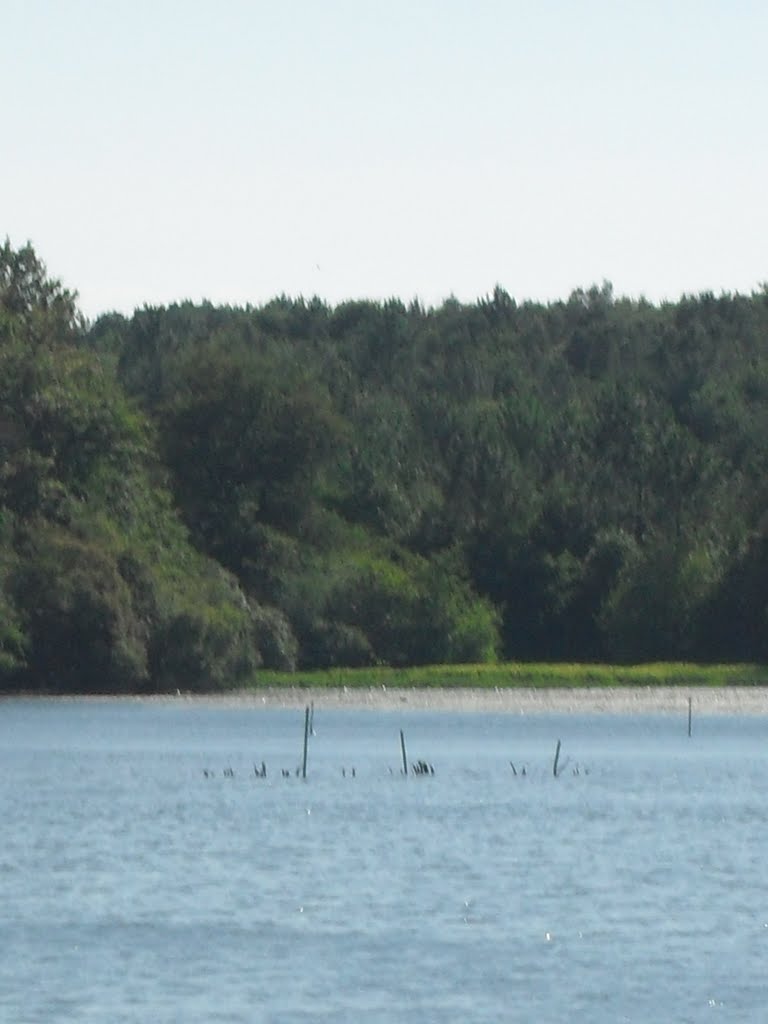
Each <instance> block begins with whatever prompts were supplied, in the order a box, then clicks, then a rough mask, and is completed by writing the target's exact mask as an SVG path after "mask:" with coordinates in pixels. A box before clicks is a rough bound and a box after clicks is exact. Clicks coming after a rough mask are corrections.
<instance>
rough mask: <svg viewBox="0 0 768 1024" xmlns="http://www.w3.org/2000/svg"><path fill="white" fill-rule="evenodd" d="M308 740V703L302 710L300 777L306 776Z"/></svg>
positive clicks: (304, 777)
mask: <svg viewBox="0 0 768 1024" xmlns="http://www.w3.org/2000/svg"><path fill="white" fill-rule="evenodd" d="M308 742H309V704H307V707H306V710H305V712H304V760H303V761H302V763H301V777H302V779H306V777H307V743H308Z"/></svg>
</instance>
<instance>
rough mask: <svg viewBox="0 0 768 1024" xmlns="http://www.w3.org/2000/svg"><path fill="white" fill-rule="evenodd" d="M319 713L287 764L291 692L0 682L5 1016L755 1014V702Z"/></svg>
mask: <svg viewBox="0 0 768 1024" xmlns="http://www.w3.org/2000/svg"><path fill="white" fill-rule="evenodd" d="M314 729H315V735H314V736H312V737H311V739H310V743H309V749H308V763H307V769H308V770H307V778H306V780H303V779H302V778H300V777H297V776H296V771H297V768H298V767H299V766H300V765H301V760H302V745H303V732H304V714H303V712H302V713H298V712H296V711H287V710H278V709H270V708H266V709H259V708H253V707H249V708H242V709H238V708H232V707H227V708H224V707H221V708H218V707H215V706H201V705H199V704H196V703H194V702H185V701H184V700H180V701H178V702H167V703H156V702H152V701H140V700H137V701H121V702H107V701H104V702H100V701H77V700H75V701H45V700H5V701H2V702H0V813H1V814H2V821H3V826H4V827H3V839H2V844H1V845H0V949H1V950H2V953H1V954H0V1019H2V1020H3V1021H8V1022H9V1024H10V1022H12V1024H33V1022H34V1024H37V1022H41V1024H42V1022H44V1024H54V1022H77V1024H86V1022H98V1024H107V1022H108V1024H122V1022H125V1024H128V1022H131V1024H133V1022H136V1024H138V1022H141V1024H148V1022H151V1024H165V1022H168V1024H170V1022H183V1024H198V1022H200V1024H202V1022H206V1024H208V1022H221V1024H224V1022H227V1024H240V1022H248V1024H251V1022H270V1024H271V1022H274V1024H278V1022H279V1024H283V1022H288V1024H294V1022H296V1024H300V1022H313V1024H314V1022H329V1024H330V1022H334V1024H337V1022H338V1024H341V1022H344V1024H346V1022H349V1024H352V1022H354V1024H359V1022H361V1021H364V1022H365V1024H385V1022H386V1024H392V1022H399V1021H409V1022H418V1024H429V1022H504V1024H507V1022H510V1021H521V1022H533V1021H535V1022H538V1024H540V1022H553V1024H555V1022H565V1021H580V1022H581V1021H584V1022H588V1024H603V1022H605V1024H607V1022H628V1021H631V1022H642V1024H649V1022H657V1021H659V1022H675V1024H682V1022H688V1021H690V1022H692V1024H693V1022H696V1024H699V1022H702V1021H708V1020H712V1021H718V1022H720V1021H734V1022H739V1024H750V1022H755V1024H764V1022H765V1021H766V1019H768V982H767V981H766V975H765V964H766V959H767V958H768V885H767V884H766V882H767V880H768V872H767V870H766V846H767V840H768V811H767V810H766V808H767V807H768V796H767V790H768V785H767V784H768V719H766V718H764V717H760V716H750V717H746V716H742V717H739V716H718V717H714V716H713V717H709V718H708V717H705V716H699V717H697V719H696V720H695V722H694V732H693V736H692V737H691V738H689V737H688V735H687V722H686V720H685V717H684V716H683V715H680V716H677V715H634V716H619V715H605V714H604V715H578V716H576V715H558V714H541V715H511V714H507V715H504V714H495V715H488V714H482V713H473V714H455V713H448V712H440V713H438V712H428V711H421V712H415V711H406V710H397V711H392V712H381V711H375V712H374V711H350V710H334V711H331V710H328V711H322V713H317V714H316V715H315V720H314ZM401 729H402V730H403V733H404V736H405V740H406V744H407V751H408V758H409V761H410V762H415V761H418V760H424V761H425V762H426V763H428V764H430V765H432V766H433V767H434V774H431V773H430V774H426V775H423V776H414V775H409V776H408V777H404V776H403V775H402V772H401V767H402V764H401V751H400V730H401ZM558 739H559V740H561V741H562V746H561V752H560V758H559V774H558V777H557V778H555V777H554V776H553V759H554V754H555V747H556V743H557V740H558ZM262 761H263V762H264V763H265V765H266V768H267V776H266V778H261V777H257V775H256V774H255V771H254V766H256V767H257V768H260V767H261V763H262ZM513 766H514V768H513ZM283 772H287V773H289V774H288V777H284V775H283Z"/></svg>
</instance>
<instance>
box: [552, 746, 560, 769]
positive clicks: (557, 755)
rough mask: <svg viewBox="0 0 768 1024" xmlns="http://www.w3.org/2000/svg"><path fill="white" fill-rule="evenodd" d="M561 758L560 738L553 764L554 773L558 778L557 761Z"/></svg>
mask: <svg viewBox="0 0 768 1024" xmlns="http://www.w3.org/2000/svg"><path fill="white" fill-rule="evenodd" d="M559 760H560V740H558V741H557V749H556V750H555V763H554V764H553V765H552V774H553V775H554V776H555V778H557V762H558V761H559Z"/></svg>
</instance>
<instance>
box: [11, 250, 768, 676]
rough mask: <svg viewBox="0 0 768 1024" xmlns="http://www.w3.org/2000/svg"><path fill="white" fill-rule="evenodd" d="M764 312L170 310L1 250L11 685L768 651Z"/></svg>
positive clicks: (498, 304)
mask: <svg viewBox="0 0 768 1024" xmlns="http://www.w3.org/2000/svg"><path fill="white" fill-rule="evenodd" d="M766 338H768V300H767V299H766V295H765V293H764V292H763V293H760V294H757V295H753V296H729V295H723V296H720V297H715V296H713V295H711V294H705V295H701V296H698V297H693V296H691V297H686V298H685V299H683V300H681V301H680V302H679V303H675V304H665V305H662V306H659V307H654V306H651V305H650V304H649V303H646V302H642V301H641V302H631V301H629V300H626V299H620V298H617V297H615V296H614V295H613V292H612V289H611V287H610V285H608V284H604V285H602V286H601V287H593V288H589V289H586V290H578V291H575V292H574V293H573V294H572V295H571V296H570V297H569V299H568V300H567V301H565V302H556V303H552V304H551V305H548V306H544V305H541V304H537V303H523V304H517V303H516V302H514V301H513V300H512V299H511V298H510V297H509V295H507V294H506V292H504V291H503V289H501V288H499V287H497V288H496V289H495V290H494V292H493V293H492V295H490V296H488V297H486V298H484V299H481V300H480V301H478V302H477V303H474V304H462V303H459V302H457V301H456V300H453V299H451V300H449V301H447V302H445V303H444V304H443V305H442V306H441V307H439V308H436V309H425V308H423V307H422V306H420V305H419V304H418V303H413V304H411V305H410V306H408V307H406V306H405V305H404V304H403V303H402V302H399V301H397V300H390V301H388V302H383V303H376V302H365V301H357V302H347V303H343V304H341V305H339V306H337V307H336V308H329V307H328V306H326V305H325V304H324V303H323V302H321V301H320V300H317V299H313V300H310V301H307V300H304V299H291V298H288V297H285V296H282V297H280V298H277V299H275V300H274V301H272V302H270V303H268V304H267V305H266V306H264V307H262V308H260V309H254V308H250V307H249V308H245V309H231V308H218V307H214V306H212V305H211V304H210V303H203V304H201V305H193V304H192V303H182V304H180V305H175V306H171V307H168V308H145V309H142V310H138V311H137V312H136V313H135V314H134V315H133V316H132V317H123V316H120V315H117V314H108V315H106V316H104V317H102V318H101V319H100V320H98V321H97V322H96V323H95V324H94V325H92V327H90V328H87V329H86V325H85V324H84V323H83V321H82V318H81V317H80V316H79V314H78V312H77V307H76V303H75V298H74V296H73V294H72V293H70V292H69V291H67V290H66V289H65V288H63V286H62V285H61V284H60V283H59V282H57V281H55V280H53V279H51V278H49V276H48V275H47V273H46V271H45V267H44V266H43V264H42V263H41V262H40V261H39V259H38V257H37V256H36V254H35V253H34V250H33V249H32V248H31V246H25V247H23V248H22V249H19V250H14V249H13V248H12V247H11V245H10V243H9V242H6V243H5V245H4V246H3V247H2V248H0V681H2V685H3V686H6V687H11V686H16V687H18V686H26V687H28V688H35V687H36V688H69V689H72V688H83V687H88V688H90V689H100V688H104V689H107V690H128V689H143V690H153V689H175V688H176V687H179V688H194V689H207V688H224V687H227V686H231V685H235V684H239V683H242V682H244V681H245V680H247V679H249V678H251V676H252V675H253V673H254V672H261V673H263V672H267V671H271V670H273V669H284V670H287V671H290V670H294V669H296V668H298V667H300V668H301V669H302V671H305V670H310V669H312V668H316V667H320V666H323V667H325V668H327V669H328V670H334V671H336V670H339V671H340V670H341V669H342V668H343V667H344V666H352V665H355V666H360V667H364V668H366V669H368V670H370V671H374V667H375V666H387V665H391V666H401V667H403V668H406V667H408V666H414V665H425V664H428V663H438V662H442V663H448V662H464V663H472V664H481V663H492V662H493V661H495V660H496V659H497V658H499V657H502V658H514V659H525V660H530V659H551V658H558V659H567V660H572V661H592V660H594V659H603V658H608V657H610V658H613V659H617V660H621V661H629V660H631V661H635V660H647V659H659V658H681V657H685V658H712V659H723V658H729V659H738V658H743V659H756V658H765V657H766V656H768V641H767V640H766V637H767V636H768V595H767V593H766V592H765V587H764V585H763V580H764V578H765V571H764V570H765V568H766V543H765V536H766V528H765V518H764V517H765V507H766V500H767V499H768V488H767V485H766V480H768V441H766V438H768V356H766V353H765V342H766Z"/></svg>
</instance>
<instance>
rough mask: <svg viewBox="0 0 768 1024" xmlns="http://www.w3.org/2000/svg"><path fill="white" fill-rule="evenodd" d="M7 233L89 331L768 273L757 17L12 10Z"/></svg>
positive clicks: (396, 4)
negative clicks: (121, 324)
mask: <svg viewBox="0 0 768 1024" xmlns="http://www.w3.org/2000/svg"><path fill="white" fill-rule="evenodd" d="M0 25H1V26H2V28H1V30H0V88H1V89H2V95H3V150H2V154H1V159H0V237H4V236H5V235H8V236H9V237H10V239H11V241H12V243H13V244H14V245H21V244H22V243H23V242H25V241H26V240H27V239H29V240H31V241H32V242H33V244H34V245H35V247H36V248H37V250H38V253H39V255H40V256H41V257H42V258H43V259H44V260H45V262H46V263H47V264H48V267H49V270H50V271H51V272H52V273H53V274H54V275H55V276H59V277H61V278H63V280H64V282H65V284H67V285H68V286H70V287H72V288H75V289H77V290H78V291H79V293H80V301H81V307H82V309H83V310H84V312H85V313H86V314H87V315H88V316H90V317H93V316H96V315H97V314H98V313H100V312H103V311H106V310H110V309H118V310H121V311H124V312H131V311H132V310H133V308H134V307H136V306H141V305H144V304H156V303H168V302H172V301H176V300H181V299H185V298H191V299H194V300H198V299H201V298H203V297H206V298H209V299H210V300H212V301H214V302H222V303H224V302H228V303H236V304H241V303H246V302H251V303H253V304H260V303H262V302H264V301H266V300H268V299H269V298H271V297H272V296H274V295H277V294H281V293H286V294H288V295H292V296H298V295H304V296H307V297H309V296H311V295H314V294H318V295H320V296H321V297H322V298H324V299H326V300H328V301H329V302H332V303H335V302H339V301H341V300H343V299H348V298H359V297H371V298H387V297H390V296H397V297H399V298H401V299H403V300H404V301H409V300H410V299H412V298H414V297H418V298H420V299H421V300H422V301H423V302H425V303H426V304H428V305H433V304H438V303H440V302H441V301H442V300H443V299H445V298H446V297H447V296H448V295H450V294H453V295H455V296H457V297H458V298H460V299H462V300H468V301H472V300H474V299H476V298H477V297H479V296H482V295H485V294H488V293H489V292H490V291H491V290H492V289H493V287H494V285H496V284H497V283H498V284H501V285H502V286H503V287H504V288H506V289H507V290H508V291H509V292H510V294H511V295H513V296H514V297H516V298H517V299H525V298H533V299H541V300H549V299H555V298H561V297H562V298H565V297H567V295H568V294H569V293H570V291H571V290H572V289H574V288H577V287H588V286H589V285H591V284H594V283H597V284H599V283H601V282H602V281H603V280H604V279H607V280H610V281H612V282H613V285H614V290H615V292H616V293H618V294H623V295H632V296H639V295H641V294H642V295H646V296H647V297H648V298H650V299H653V300H654V301H658V300H661V299H663V298H670V299H676V298H677V297H679V295H680V294H681V293H683V292H699V291H703V290H712V291H714V292H716V293H719V292H721V291H746V292H749V291H752V290H753V289H755V288H757V287H759V286H760V284H761V283H762V282H763V281H765V280H768V254H767V253H766V238H768V202H766V194H765V193H766V182H767V181H768V175H767V174H766V171H767V170H768V142H767V141H766V138H767V135H768V133H767V132H766V128H765V119H766V110H767V109H768V103H767V102H766V101H767V100H768V70H767V69H766V61H765V52H766V44H767V43H768V5H766V4H765V3H764V2H749V0H730V2H726V0H723V2H714V0H697V2H693V0H679V2H675V0H666V2H660V0H646V2H643V3H640V2H634V0H627V2H621V0H614V2H607V0H584V2H580V0H571V2H565V0H538V2H515V0H509V2H506V3H504V2H500V0H473V2H465V0H440V2H437V0H421V2H420V0H409V2H404V0H386V2H370V0H314V2H310V0H276V2H273V3H266V2H262V0H250V2H248V0H217V2H215V3H214V2H203V0H151V2H147V0H132V2H128V0H125V2H122V0H0Z"/></svg>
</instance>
